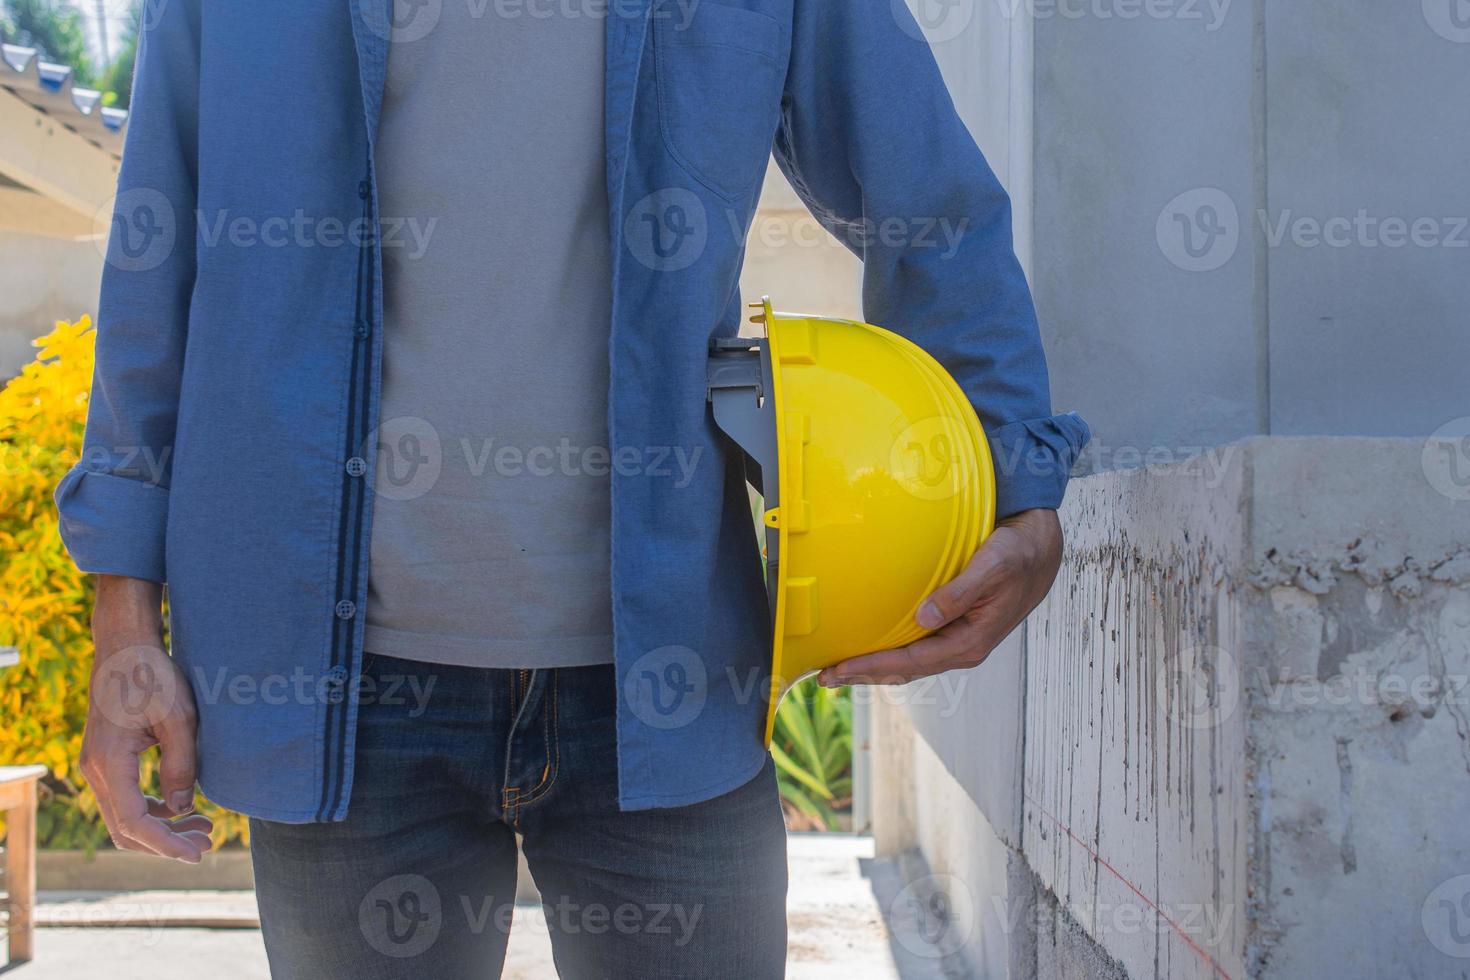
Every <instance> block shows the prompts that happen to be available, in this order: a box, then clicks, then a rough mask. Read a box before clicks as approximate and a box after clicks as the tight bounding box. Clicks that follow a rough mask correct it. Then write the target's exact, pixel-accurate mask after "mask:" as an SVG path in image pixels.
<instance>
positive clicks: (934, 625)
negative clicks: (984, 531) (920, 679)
mask: <svg viewBox="0 0 1470 980" xmlns="http://www.w3.org/2000/svg"><path fill="white" fill-rule="evenodd" d="M1014 537H1015V535H1014V532H1011V531H1010V529H1009V528H1005V527H998V528H996V529H995V533H994V534H992V535H991V536H990V537H989V538H988V539H987V540H986V541H985V543H984V544H983V545H981V546H980V550H979V551H977V552H975V557H973V558H971V559H970V563H969V564H968V565H966V566H965V568H964V571H962V572H960V573H959V574H958V575H956V576H955V577H954V578H953V579H951V580H950V581H949V582H946V583H945V584H944V585H943V586H941V587H940V588H939V589H938V590H937V591H936V592H935V593H934V594H933V595H931V596H930V597H929V598H928V599H927V600H926V601H925V602H924V603H923V604H922V605H920V606H919V611H918V614H917V615H916V616H915V617H914V618H915V620H916V621H917V622H918V624H919V625H920V626H922V627H924V629H926V630H937V629H939V628H940V627H942V626H945V625H946V624H948V623H952V622H954V621H955V620H956V619H959V618H960V617H961V616H963V615H965V613H967V612H969V611H970V610H971V609H973V608H974V607H975V606H977V605H979V604H980V603H981V601H982V600H984V599H985V597H986V596H987V595H989V594H990V593H992V592H994V591H995V590H996V589H998V588H1000V587H1001V586H1002V585H1004V584H1005V582H1006V580H1007V579H1008V578H1009V577H1010V575H1011V568H1012V566H1013V565H1014V561H1013V557H1012V554H1011V553H1012V551H1013V550H1014V548H1015V547H1016V544H1017V542H1016V541H1014V540H1013V538H1014Z"/></svg>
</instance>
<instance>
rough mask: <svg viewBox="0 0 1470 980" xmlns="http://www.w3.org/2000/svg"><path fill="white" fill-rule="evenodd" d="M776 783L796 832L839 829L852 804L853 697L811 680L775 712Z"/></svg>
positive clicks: (774, 754)
mask: <svg viewBox="0 0 1470 980" xmlns="http://www.w3.org/2000/svg"><path fill="white" fill-rule="evenodd" d="M771 755H772V756H773V757H774V758H775V760H776V781H777V783H778V784H779V785H780V787H781V800H782V802H783V803H784V804H785V808H786V822H787V824H788V825H789V826H790V827H791V828H792V829H793V830H835V829H838V828H840V827H841V826H842V825H843V823H844V821H845V820H846V819H847V818H848V811H850V809H851V807H852V698H851V697H850V696H849V694H848V691H847V689H846V688H842V689H838V690H833V689H831V688H826V687H821V686H819V685H818V684H817V682H816V680H815V679H814V678H808V679H807V680H804V681H802V682H801V683H800V684H797V685H796V686H795V687H793V688H792V689H791V691H790V693H788V694H787V695H786V699H785V700H784V701H782V702H781V707H780V708H779V709H778V710H777V711H776V731H775V734H774V736H773V737H772V739H771Z"/></svg>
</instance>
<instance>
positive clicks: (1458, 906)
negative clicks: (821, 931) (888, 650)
mask: <svg viewBox="0 0 1470 980" xmlns="http://www.w3.org/2000/svg"><path fill="white" fill-rule="evenodd" d="M1461 451H1463V447H1462V446H1461V445H1460V444H1459V443H1458V442H1435V441H1429V442H1426V441H1423V440H1415V439H1371V438H1336V439H1332V438H1301V437H1296V438H1289V437H1272V438H1255V439H1251V440H1248V441H1245V442H1238V443H1231V444H1228V445H1226V446H1223V447H1220V448H1219V450H1217V452H1216V453H1215V454H1214V455H1213V456H1211V457H1206V458H1204V459H1201V460H1198V461H1194V462H1190V463H1185V464H1178V465H1173V466H1168V467H1158V468H1148V469H1138V470H1129V471H1115V472H1110V473H1104V474H1096V475H1093V476H1089V477H1086V478H1084V479H1081V480H1079V481H1077V482H1076V484H1074V489H1073V492H1072V493H1071V494H1070V495H1069V498H1068V501H1067V503H1066V505H1065V507H1064V508H1063V514H1062V517H1063V521H1064V524H1065V526H1066V529H1067V535H1068V545H1067V553H1066V559H1065V563H1064V567H1063V570H1062V573H1061V575H1060V576H1059V579H1058V584H1057V587H1056V588H1055V589H1054V590H1053V592H1052V594H1051V596H1050V598H1049V599H1048V600H1047V601H1046V602H1045V603H1044V604H1043V605H1042V607H1041V608H1040V609H1039V610H1038V611H1037V613H1036V614H1035V615H1033V617H1032V618H1031V620H1030V621H1029V624H1028V627H1027V629H1026V631H1025V643H1026V652H1027V656H1026V658H1025V667H1024V693H1023V700H1024V706H1025V708H1024V723H1023V730H1022V733H1021V746H1022V749H1021V751H1020V752H1018V753H1016V752H1014V749H1013V748H1012V747H1011V746H1001V747H995V748H994V749H992V747H991V746H989V745H987V744H986V743H985V742H984V741H982V740H981V739H980V738H978V737H977V738H975V739H974V740H972V742H971V744H970V749H969V753H970V754H971V755H982V754H987V753H990V752H992V751H994V752H995V753H996V754H1005V755H1007V757H1009V758H1011V759H1013V760H1015V761H1017V762H1018V763H1019V765H1020V766H1021V769H1022V773H1023V775H1022V781H1021V791H1020V792H1021V796H1022V821H1021V832H1020V840H1019V843H1011V842H1010V841H1008V840H1005V839H1003V837H1002V834H1001V832H1000V831H999V830H998V828H1000V827H1004V826H1005V824H1004V822H1003V821H999V820H997V819H995V818H988V817H987V816H986V815H985V814H984V811H983V809H982V806H983V804H980V803H977V802H976V796H975V794H974V793H973V792H972V791H971V790H970V788H969V787H968V786H967V785H966V782H967V781H968V779H969V777H968V776H967V769H966V767H965V766H959V765H955V764H954V762H953V761H946V760H943V759H941V758H940V757H939V755H938V754H937V753H936V751H935V749H934V748H933V747H932V746H931V744H930V740H929V738H928V737H927V736H926V735H924V734H922V732H923V731H924V729H925V726H926V725H932V724H939V725H941V726H946V725H948V726H954V727H960V728H968V729H969V730H970V731H972V732H974V733H976V734H977V736H978V734H979V732H980V731H982V730H983V722H982V720H981V719H980V718H979V717H978V716H976V715H974V714H971V713H968V712H966V711H964V710H960V711H953V712H950V713H948V714H946V712H945V708H946V706H947V705H952V704H957V703H962V700H952V701H949V702H942V703H939V704H934V703H930V701H928V700H926V699H925V698H924V696H923V695H922V693H921V692H920V691H919V690H918V688H917V685H911V686H910V688H907V689H905V692H907V697H905V696H902V695H900V696H898V697H895V698H893V700H894V701H897V702H899V703H898V706H897V707H892V706H889V705H887V704H886V703H884V704H883V707H882V708H881V709H880V710H879V711H878V712H877V713H878V715H879V718H880V721H879V723H878V725H877V731H876V732H875V737H876V740H877V742H878V744H879V748H878V750H877V753H876V764H875V768H876V775H875V782H876V785H878V786H880V787H882V788H883V792H884V793H885V794H891V795H892V796H894V797H897V798H898V799H900V800H902V801H903V802H902V803H901V804H897V805H893V804H891V805H889V806H888V808H887V809H880V810H878V811H876V813H875V819H876V820H877V822H878V825H879V827H880V828H881V833H880V835H879V844H880V846H881V847H882V848H883V849H884V850H885V851H887V852H889V853H892V852H902V851H903V850H905V849H913V850H916V851H917V853H919V854H921V855H922V857H923V859H924V863H923V871H922V872H921V873H920V874H919V875H918V876H917V880H919V881H920V882H921V885H920V886H919V887H933V888H936V889H940V890H942V892H943V895H944V898H943V900H942V901H941V902H935V901H931V902H930V904H931V905H936V904H938V905H943V906H944V907H945V908H947V909H949V910H951V915H950V919H949V920H948V922H947V924H946V925H945V926H944V927H943V928H942V929H935V930H931V933H930V934H931V935H934V936H936V937H937V938H936V942H935V948H934V955H935V956H953V955H954V953H955V950H956V949H961V950H963V956H964V957H965V959H966V962H967V964H968V966H969V968H970V969H972V970H973V972H974V974H975V975H977V976H1002V975H1007V974H1009V975H1014V976H1030V975H1033V974H1034V975H1037V976H1042V977H1057V976H1066V975H1069V974H1068V972H1067V971H1068V970H1070V969H1072V968H1073V967H1074V966H1075V965H1076V964H1077V963H1083V962H1087V963H1101V964H1110V965H1109V966H1108V967H1107V969H1108V970H1111V971H1115V975H1118V976H1129V977H1171V978H1172V977H1201V978H1205V977H1214V976H1225V977H1245V976H1257V977H1282V978H1296V977H1346V978H1354V977H1362V978H1375V977H1385V976H1394V977H1441V976H1456V975H1459V973H1460V972H1461V971H1462V970H1463V969H1464V967H1465V963H1466V960H1467V958H1470V940H1467V939H1466V936H1470V823H1467V822H1466V821H1465V820H1464V819H1463V815H1464V814H1465V813H1467V812H1470V749H1467V747H1466V746H1467V744H1470V743H1467V736H1470V720H1467V719H1470V490H1466V489H1464V488H1462V489H1461V490H1459V491H1456V492H1451V493H1446V492H1444V487H1446V486H1447V484H1446V483H1445V482H1444V480H1443V479H1442V475H1443V472H1444V470H1445V469H1446V468H1447V467H1449V466H1450V465H1452V464H1453V462H1454V461H1455V459H1456V458H1455V457H1454V456H1453V455H1452V454H1454V453H1457V452H1461ZM997 656H1000V654H997ZM996 667H997V665H996V664H995V663H994V662H992V663H988V664H986V665H985V666H983V667H982V668H981V669H980V670H979V671H977V672H975V673H974V674H973V675H972V680H971V681H970V683H971V684H973V685H976V686H984V685H985V684H986V683H987V681H988V680H989V678H990V677H992V676H997V675H996V674H995V673H994V670H995V668H996ZM952 683H953V684H959V683H961V682H959V681H954V682H952ZM880 703H882V702H880ZM914 716H920V718H919V720H917V721H916V720H915V717H914ZM1012 753H1014V754H1012ZM1028 875H1029V876H1030V880H1028V879H1027V876H1028ZM924 883H927V884H924ZM1001 964H1004V967H1003V968H1002V966H1001ZM1068 964H1072V966H1068ZM1099 969H1101V967H1099ZM1074 975H1075V974H1074ZM1104 975H1110V974H1106V973H1105V974H1104Z"/></svg>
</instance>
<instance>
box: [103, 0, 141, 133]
mask: <svg viewBox="0 0 1470 980" xmlns="http://www.w3.org/2000/svg"><path fill="white" fill-rule="evenodd" d="M139 17H140V10H139V5H135V6H134V9H133V18H132V20H131V21H129V23H128V28H127V32H126V33H125V34H123V36H122V42H121V43H120V44H119V45H118V51H117V54H116V56H114V57H113V59H112V64H110V65H108V66H107V70H106V71H104V72H103V73H102V81H101V82H100V83H99V84H98V86H97V87H98V88H100V89H102V92H103V103H104V104H105V105H110V106H117V107H118V108H119V109H126V108H127V107H128V103H130V102H132V100H133V63H134V62H136V61H137V60H138V24H139Z"/></svg>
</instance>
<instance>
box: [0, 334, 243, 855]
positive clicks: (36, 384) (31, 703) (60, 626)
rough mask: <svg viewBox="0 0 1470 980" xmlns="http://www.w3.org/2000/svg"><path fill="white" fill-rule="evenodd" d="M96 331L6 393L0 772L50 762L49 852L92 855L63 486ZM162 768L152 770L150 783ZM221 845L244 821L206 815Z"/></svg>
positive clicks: (0, 516)
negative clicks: (9, 656)
mask: <svg viewBox="0 0 1470 980" xmlns="http://www.w3.org/2000/svg"><path fill="white" fill-rule="evenodd" d="M94 337H95V334H94V332H93V330H92V322H91V320H90V319H89V318H87V317H83V318H82V319H81V320H79V321H78V322H76V323H58V324H57V325H56V329H55V330H54V331H52V332H51V334H50V335H49V336H46V337H42V338H41V339H40V340H38V341H36V346H37V347H39V348H40V352H39V353H38V354H37V355H36V359H35V360H34V361H32V362H31V363H30V364H27V365H26V366H25V369H24V371H23V372H22V373H21V375H20V376H19V377H17V378H15V379H13V380H12V381H11V382H10V383H9V384H8V385H6V386H5V388H4V389H3V390H0V646H15V647H16V648H18V650H19V651H20V663H19V665H17V666H14V667H10V668H8V669H4V670H0V717H3V719H4V724H3V725H0V765H24V764H33V763H42V764H44V765H45V766H47V767H48V768H49V769H50V770H51V777H50V778H49V779H48V780H46V788H45V790H44V791H43V802H42V806H41V814H40V821H39V828H38V829H39V832H40V837H41V841H42V844H43V845H50V846H54V847H85V848H90V847H92V846H95V845H96V844H98V843H100V842H102V841H105V840H106V839H107V833H106V830H105V829H104V828H103V827H102V824H101V818H100V816H99V814H98V811H97V799H96V797H95V796H93V795H92V792H91V790H90V789H88V788H87V786H86V783H85V780H83V779H82V777H81V774H80V773H79V772H78V771H77V769H76V759H77V754H78V753H79V752H80V751H81V746H82V730H83V727H84V725H85V722H86V715H87V679H88V675H89V673H90V671H91V665H92V639H91V632H90V629H89V626H88V624H89V621H90V619H91V613H92V596H93V583H92V578H91V576H89V575H86V574H84V573H82V572H79V571H78V570H77V568H76V566H75V565H73V564H72V561H71V558H70V557H68V556H67V553H66V550H65V548H63V547H62V544H61V537H60V534H59V533H58V530H57V517H56V507H55V505H54V504H53V503H52V501H51V494H52V491H53V490H54V489H55V487H56V484H57V482H58V481H59V480H60V479H61V477H62V476H63V475H64V474H65V473H66V471H67V470H68V469H69V468H71V466H72V465H73V464H74V463H76V461H77V459H78V455H79V453H80V451H81V446H82V432H83V428H84V426H85V424H86V417H87V396H88V392H89V390H90V388H91V384H92V357H93V340H94ZM156 760H157V757H156V755H155V754H153V753H150V754H149V756H148V757H147V758H145V759H144V765H143V771H144V780H145V783H146V784H152V783H153V780H154V778H155V769H156ZM203 812H205V813H207V814H209V816H210V817H212V818H213V819H214V821H215V831H214V838H215V842H216V844H220V843H224V842H225V841H228V840H234V839H238V838H241V837H242V836H243V833H244V830H245V821H244V818H243V817H241V816H239V815H238V814H234V813H229V812H227V811H222V810H220V809H219V808H217V807H213V806H210V805H206V806H204V807H203Z"/></svg>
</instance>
